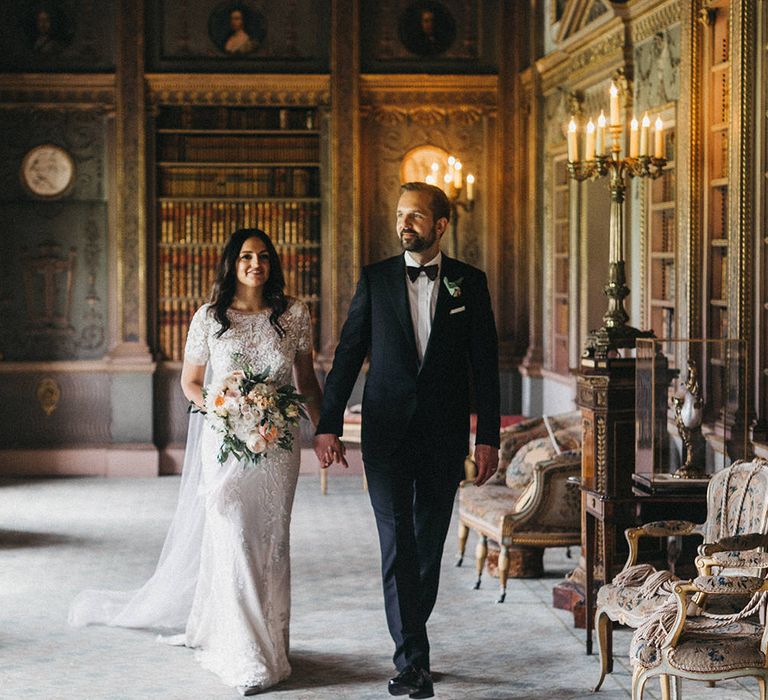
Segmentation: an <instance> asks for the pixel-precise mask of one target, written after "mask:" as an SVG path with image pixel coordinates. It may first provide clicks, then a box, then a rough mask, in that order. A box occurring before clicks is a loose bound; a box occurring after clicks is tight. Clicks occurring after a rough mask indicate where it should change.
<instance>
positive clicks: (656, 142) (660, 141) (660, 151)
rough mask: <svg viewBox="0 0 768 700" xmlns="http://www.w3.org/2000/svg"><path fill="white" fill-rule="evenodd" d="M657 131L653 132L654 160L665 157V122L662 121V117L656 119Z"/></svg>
mask: <svg viewBox="0 0 768 700" xmlns="http://www.w3.org/2000/svg"><path fill="white" fill-rule="evenodd" d="M654 126H655V127H656V130H655V131H654V132H653V156H654V158H663V157H664V122H662V121H661V117H660V116H658V117H656V123H655V124H654Z"/></svg>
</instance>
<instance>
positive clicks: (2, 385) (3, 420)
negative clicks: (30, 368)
mask: <svg viewBox="0 0 768 700" xmlns="http://www.w3.org/2000/svg"><path fill="white" fill-rule="evenodd" d="M50 380H53V381H54V382H55V384H56V387H57V388H58V392H59V395H58V400H57V402H56V407H55V410H53V411H51V412H50V413H48V412H47V411H46V407H49V406H50V405H51V404H50V399H51V398H52V396H51V394H50V391H49V390H46V389H45V386H44V385H43V384H42V383H43V382H49V381H50ZM109 386H110V377H109V375H108V374H106V373H97V372H74V373H68V372H67V373H65V372H60V373H58V372H54V373H36V372H35V373H21V372H19V373H3V374H0V393H1V394H2V395H3V396H13V397H14V398H15V400H14V401H2V402H0V444H2V445H3V447H4V448H5V449H12V448H25V447H26V448H40V447H57V446H64V445H78V446H79V445H105V444H108V443H109V442H110V441H111V437H110V427H109V426H110V416H111V408H110V392H109ZM41 399H42V401H41Z"/></svg>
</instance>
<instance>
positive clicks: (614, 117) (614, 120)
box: [610, 83, 621, 126]
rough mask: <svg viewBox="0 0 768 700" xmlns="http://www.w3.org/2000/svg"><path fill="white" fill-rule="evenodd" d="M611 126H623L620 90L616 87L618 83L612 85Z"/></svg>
mask: <svg viewBox="0 0 768 700" xmlns="http://www.w3.org/2000/svg"><path fill="white" fill-rule="evenodd" d="M610 112H611V126H619V124H621V116H620V114H619V88H618V87H616V83H611V109H610Z"/></svg>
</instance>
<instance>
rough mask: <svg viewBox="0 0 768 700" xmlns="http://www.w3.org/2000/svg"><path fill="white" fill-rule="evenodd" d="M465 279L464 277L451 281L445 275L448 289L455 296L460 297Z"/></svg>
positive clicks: (444, 279)
mask: <svg viewBox="0 0 768 700" xmlns="http://www.w3.org/2000/svg"><path fill="white" fill-rule="evenodd" d="M463 281H464V278H463V277H459V279H457V280H454V281H453V282H451V280H449V279H448V278H447V277H443V284H444V285H445V288H446V289H447V290H448V293H449V294H450V295H451V296H452V297H453V298H454V299H458V298H459V297H460V296H461V283H462V282H463Z"/></svg>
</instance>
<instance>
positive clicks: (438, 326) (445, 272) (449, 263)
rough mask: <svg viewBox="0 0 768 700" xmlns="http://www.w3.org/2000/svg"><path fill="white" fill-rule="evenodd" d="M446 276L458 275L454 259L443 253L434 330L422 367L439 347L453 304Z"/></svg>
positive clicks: (430, 334)
mask: <svg viewBox="0 0 768 700" xmlns="http://www.w3.org/2000/svg"><path fill="white" fill-rule="evenodd" d="M446 277H448V279H449V280H453V279H454V278H455V277H456V275H455V270H454V266H453V259H452V258H449V257H448V256H447V255H445V254H443V261H442V265H441V266H440V277H439V279H438V280H437V283H438V285H439V289H438V290H437V304H436V305H435V317H434V318H433V319H432V330H431V331H430V333H429V341H427V349H426V350H425V351H424V361H423V362H422V363H421V369H423V368H424V367H425V366H426V364H427V362H428V361H429V359H430V357H431V356H432V355H433V354H434V352H435V348H436V347H439V345H440V336H441V334H442V332H443V328H444V326H445V322H446V320H447V318H448V312H449V307H450V305H451V294H450V292H449V291H448V288H447V287H446V286H445V278H446Z"/></svg>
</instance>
